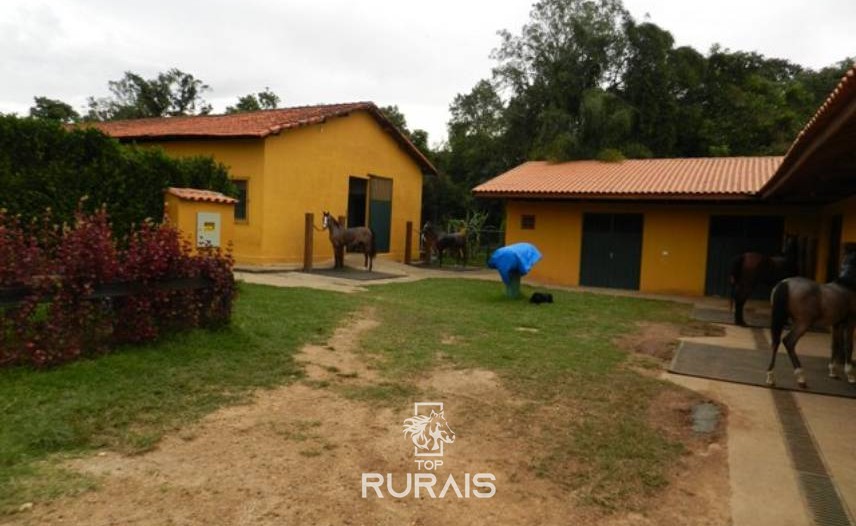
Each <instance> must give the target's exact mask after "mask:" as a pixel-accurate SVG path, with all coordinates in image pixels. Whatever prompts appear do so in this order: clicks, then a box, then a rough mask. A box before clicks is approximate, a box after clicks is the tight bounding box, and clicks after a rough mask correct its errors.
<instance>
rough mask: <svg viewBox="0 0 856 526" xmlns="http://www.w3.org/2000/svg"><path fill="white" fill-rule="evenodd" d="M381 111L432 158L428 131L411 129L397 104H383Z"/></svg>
mask: <svg viewBox="0 0 856 526" xmlns="http://www.w3.org/2000/svg"><path fill="white" fill-rule="evenodd" d="M380 111H381V113H383V115H384V116H385V117H386V118H387V119H389V122H391V123H392V124H394V125H395V127H396V128H398V129H399V131H401V133H403V134H404V135H405V136H406V137H407V138H408V139H410V142H412V143H413V145H414V146H416V147H417V148H419V151H421V152H422V153H424V154H426V155H427V156H428V158H429V159H430V158H431V148H429V146H428V132H427V131H425V130H422V129H419V128H416V129H414V130H411V129H410V127H409V126H408V125H407V118H406V117H405V116H404V114H403V113H402V112H401V110H400V109H399V108H398V106H397V105H394V104H393V105H390V106H382V107H381V108H380Z"/></svg>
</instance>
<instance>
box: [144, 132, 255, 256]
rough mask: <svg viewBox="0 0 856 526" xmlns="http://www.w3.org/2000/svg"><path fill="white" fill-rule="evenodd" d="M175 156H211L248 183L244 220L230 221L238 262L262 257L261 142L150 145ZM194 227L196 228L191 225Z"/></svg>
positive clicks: (173, 142) (169, 142)
mask: <svg viewBox="0 0 856 526" xmlns="http://www.w3.org/2000/svg"><path fill="white" fill-rule="evenodd" d="M153 145H155V146H159V147H161V148H163V149H164V151H165V152H166V153H167V154H168V155H171V156H174V157H189V156H194V155H211V156H213V157H214V159H216V160H217V161H219V162H221V163H223V164H225V165H226V166H227V167H228V168H229V174H230V175H231V177H232V179H243V180H247V181H248V185H247V190H248V193H249V195H248V197H247V221H239V222H233V224H234V230H235V233H234V239H235V257H236V258H237V260H238V261H239V262H243V261H246V260H252V259H255V258H260V257H262V256H263V253H262V235H263V232H264V224H263V222H262V221H261V217H262V210H263V204H264V197H265V193H264V152H265V149H264V141H263V140H261V139H229V140H205V141H201V140H194V141H168V142H161V143H153ZM194 228H195V225H194Z"/></svg>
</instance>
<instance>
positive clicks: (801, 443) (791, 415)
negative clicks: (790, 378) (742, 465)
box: [771, 390, 854, 526]
mask: <svg viewBox="0 0 856 526" xmlns="http://www.w3.org/2000/svg"><path fill="white" fill-rule="evenodd" d="M771 393H772V395H773V402H774V403H775V406H776V413H777V414H778V415H779V422H781V424H782V430H783V431H784V436H785V443H786V444H787V447H788V453H789V454H790V457H791V461H792V462H793V464H794V469H795V470H796V472H797V477H798V479H799V484H800V490H801V491H802V493H803V496H804V497H805V499H806V502H807V503H808V507H809V509H810V510H811V513H812V515H813V516H814V520H815V523H816V524H817V526H853V524H854V523H853V522H852V521H851V520H850V517H849V516H848V513H847V510H846V508H845V507H844V503H843V502H842V501H841V496H840V495H839V494H838V490H837V488H836V487H835V483H834V482H833V481H832V479H831V478H830V477H829V472H828V471H827V469H826V466H825V465H824V463H823V459H822V458H821V456H820V452H819V451H818V448H817V444H816V443H815V440H814V438H813V437H812V436H811V433H810V432H809V429H808V426H807V425H806V423H805V419H804V418H803V415H802V412H801V411H800V409H799V407H798V406H797V402H796V399H795V398H794V395H793V393H791V392H790V391H781V390H773V391H771Z"/></svg>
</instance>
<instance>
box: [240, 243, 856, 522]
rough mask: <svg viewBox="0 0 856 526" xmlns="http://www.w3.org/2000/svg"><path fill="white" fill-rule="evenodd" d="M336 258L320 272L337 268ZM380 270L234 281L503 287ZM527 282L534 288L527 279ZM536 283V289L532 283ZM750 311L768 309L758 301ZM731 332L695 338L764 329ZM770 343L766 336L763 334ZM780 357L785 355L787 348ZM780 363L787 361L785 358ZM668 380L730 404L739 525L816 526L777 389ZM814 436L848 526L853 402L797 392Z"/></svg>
mask: <svg viewBox="0 0 856 526" xmlns="http://www.w3.org/2000/svg"><path fill="white" fill-rule="evenodd" d="M332 263H333V262H332V260H330V261H329V262H326V264H324V263H322V264H320V265H318V266H319V268H327V267H332ZM346 263H347V264H348V265H349V266H352V267H355V268H360V267H361V264H362V261H361V256H360V255H358V254H355V255H349V256H348V258H347V260H346ZM374 266H375V270H377V271H379V272H387V273H391V274H401V275H403V277H401V278H395V279H381V280H371V281H355V280H349V279H342V278H334V277H329V276H323V275H318V274H307V273H304V272H299V271H296V270H293V271H292V270H286V269H278V271H275V272H244V271H238V272H236V277H237V278H238V279H240V280H243V281H246V282H248V283H259V284H265V285H273V286H279V287H309V288H317V289H323V290H332V291H340V292H346V293H348V292H357V291H361V290H366V287H370V286H373V285H382V284H386V283H391V282H407V281H417V280H421V279H426V278H467V279H484V280H492V281H498V280H499V278H498V275H497V273H496V272H495V271H493V270H489V269H484V270H472V271H453V270H448V269H447V270H441V269H436V268H418V267H412V266H405V265H402V264H401V263H397V262H394V261H389V260H384V259H383V258H378V259H377V260H375V264H374ZM524 281H525V282H526V283H529V284H533V283H531V282H530V281H529V280H524ZM534 285H537V284H534ZM553 288H560V289H565V290H576V291H588V292H594V293H606V294H615V295H628V296H635V297H640V296H643V297H648V298H654V299H666V300H672V301H680V302H686V303H696V304H703V305H704V306H706V307H727V301H726V300H722V299H716V298H687V297H680V296H658V295H650V294H645V295H642V294H639V293H632V292H627V291H615V290H609V289H605V290H601V289H586V288H567V287H553ZM748 307H749V308H765V302H757V303H754V304H751V305H749V306H748ZM724 327H725V331H726V334H725V336H721V337H706V338H693V339H692V340H694V341H698V342H702V343H711V344H714V345H723V346H728V347H736V348H745V349H756V348H758V345H759V343H760V342H759V341H758V340H759V339H760V338H759V336H760V334H759V333H758V332H757V331H759V330H760V329H755V331H756V332H755V333H753V330H752V329H748V328H743V327H735V326H732V325H724ZM763 333H764V338H765V339H766V342H767V343H769V331H768V330H766V329H765V330H763ZM828 349H829V335H828V334H824V333H808V334H806V336H805V337H803V339H802V340H801V341H800V343H799V352H800V354H801V355H816V356H822V357H825V358H826V357H828V356H829V351H828ZM780 352H784V351H783V350H782V351H780ZM780 359H786V357H785V356H780ZM663 376H664V378H665V379H667V380H669V381H672V382H674V383H676V384H679V385H682V386H684V387H687V388H689V389H692V390H694V391H697V392H699V393H702V394H704V395H705V396H707V397H709V398H711V399H713V400H717V401H718V402H720V403H722V404H724V405H726V406H727V407H728V410H729V414H728V459H729V472H730V483H731V496H730V498H731V510H732V521H733V525H734V526H806V525H811V524H815V521H814V518H813V515H812V512H811V511H810V509H809V506H808V501H807V500H806V496H805V493H804V490H803V489H802V488H801V486H800V483H799V476H798V473H797V471H796V470H795V467H794V462H793V460H792V459H791V457H790V453H789V450H788V445H787V442H786V440H785V436H784V433H783V428H782V424H781V422H780V420H779V416H778V413H777V409H776V406H775V403H774V398H773V391H772V390H770V389H767V388H764V387H755V386H747V385H740V384H733V383H728V382H720V381H716V380H708V379H702V378H693V377H688V376H681V375H673V374H670V373H664V375H663ZM794 397H795V399H796V403H797V406H798V407H799V410H800V411H801V413H802V416H803V419H804V420H805V423H806V425H807V427H808V430H809V433H810V435H811V437H812V438H813V440H814V443H815V444H816V445H817V447H818V449H819V451H820V456H821V459H822V460H823V462H824V464H825V465H826V468H827V470H828V472H829V476H830V479H831V480H832V482H833V483H834V485H835V486H836V488H837V491H838V494H839V497H840V498H841V500H842V502H843V504H844V506H845V508H846V509H847V511H848V513H849V514H850V517H851V521H852V520H853V519H852V517H853V513H854V511H856V399H844V398H835V397H830V396H822V395H813V394H808V393H794Z"/></svg>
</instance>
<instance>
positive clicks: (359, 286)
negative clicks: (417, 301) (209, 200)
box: [235, 254, 499, 293]
mask: <svg viewBox="0 0 856 526" xmlns="http://www.w3.org/2000/svg"><path fill="white" fill-rule="evenodd" d="M345 265H347V266H349V267H352V268H354V269H362V268H363V256H362V254H347V255H346V256H345ZM332 267H333V260H332V259H330V260H329V261H322V262H320V263H317V264H316V265H315V268H319V269H329V268H332ZM372 270H374V271H376V272H383V273H387V274H396V275H398V276H401V277H396V278H390V279H373V280H366V281H359V280H354V279H346V278H338V277H332V276H325V275H323V274H314V273H308V272H302V271H301V270H300V269H299V266H298V265H293V266H280V267H255V268H253V267H244V268H242V267H238V268H237V269H236V271H235V277H236V278H237V279H239V280H241V281H245V282H247V283H257V284H260V285H272V286H275V287H307V288H313V289H321V290H331V291H336V292H346V293H351V292H359V291H364V290H366V287H371V286H374V285H385V284H387V283H402V282H408V281H418V280H422V279H426V278H467V279H483V280H490V281H499V275H498V274H497V272H496V271H495V270H490V269H486V268H485V269H478V270H469V269H467V270H461V269H457V268H456V267H455V266H454V265H449V264H448V263H447V264H446V266H445V267H443V268H442V269H440V268H436V267H417V266H413V265H404V264H402V263H399V262H397V261H391V260H389V259H385V258H384V257H383V256H379V257H378V258H377V259H375V260H374V264H373V266H372Z"/></svg>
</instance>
